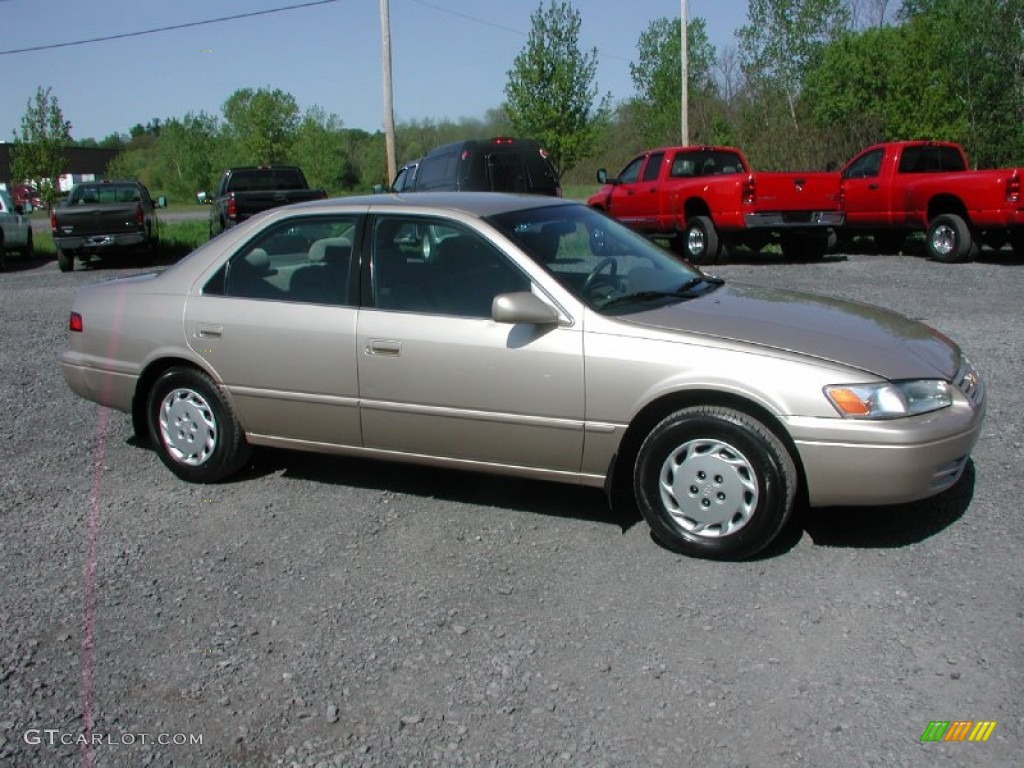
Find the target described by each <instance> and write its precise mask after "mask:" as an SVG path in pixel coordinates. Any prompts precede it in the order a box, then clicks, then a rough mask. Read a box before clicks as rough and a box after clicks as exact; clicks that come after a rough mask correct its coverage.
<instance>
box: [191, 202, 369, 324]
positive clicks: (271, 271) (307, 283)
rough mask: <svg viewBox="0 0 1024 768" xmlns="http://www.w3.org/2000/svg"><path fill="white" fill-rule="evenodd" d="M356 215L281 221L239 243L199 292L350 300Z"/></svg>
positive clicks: (326, 301) (321, 301) (329, 301)
mask: <svg viewBox="0 0 1024 768" xmlns="http://www.w3.org/2000/svg"><path fill="white" fill-rule="evenodd" d="M356 222H357V218H356V217H355V216H324V217H316V218H306V219H294V220H289V221H283V222H280V223H279V224H277V225H275V226H274V227H271V228H270V229H268V230H267V231H265V232H262V233H261V234H260V235H259V236H258V237H256V239H254V240H252V241H250V242H249V243H247V244H246V245H245V246H243V247H242V249H241V250H239V251H238V252H237V253H235V255H234V256H232V257H231V259H230V260H229V261H228V263H227V264H225V265H224V267H223V268H222V269H221V270H219V271H218V272H217V274H216V275H215V276H214V277H213V278H212V279H211V280H210V281H209V282H208V283H207V285H206V286H205V287H204V289H203V293H204V294H207V295H211V294H212V295H220V296H228V297H233V298H242V299H265V300H270V301H288V302H303V303H310V304H332V305H338V306H342V305H351V304H353V303H354V302H353V299H352V295H351V291H350V289H349V287H350V285H351V284H352V282H353V281H352V272H353V259H352V244H353V242H354V236H355V233H356Z"/></svg>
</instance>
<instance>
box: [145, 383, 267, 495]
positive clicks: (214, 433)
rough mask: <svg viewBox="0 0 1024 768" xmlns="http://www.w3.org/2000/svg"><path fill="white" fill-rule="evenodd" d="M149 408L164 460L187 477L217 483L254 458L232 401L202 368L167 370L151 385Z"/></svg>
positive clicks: (152, 434) (154, 439)
mask: <svg viewBox="0 0 1024 768" xmlns="http://www.w3.org/2000/svg"><path fill="white" fill-rule="evenodd" d="M146 413H147V418H148V420H149V434H150V439H151V441H152V443H153V445H154V446H155V447H156V451H157V453H158V454H159V455H160V460H161V461H163V463H164V464H165V465H166V466H167V468H168V469H170V470H171V472H173V473H174V474H176V475H177V476H178V477H180V478H181V479H182V480H187V481H189V482H191V483H215V482H218V481H220V480H223V479H224V478H226V477H229V476H230V475H232V474H234V473H235V472H237V471H238V470H240V469H241V468H242V467H243V466H245V463H246V462H247V461H248V459H249V453H250V448H249V444H248V443H246V442H245V435H244V434H243V433H242V428H241V425H240V424H239V423H238V419H237V418H236V416H235V412H234V411H233V410H232V408H231V404H230V403H229V402H228V401H227V399H226V398H225V397H224V395H223V394H221V391H220V389H219V388H218V387H217V385H216V384H215V383H214V382H213V380H212V379H211V378H210V377H209V376H207V375H206V374H205V373H203V372H201V371H198V370H196V369H194V368H184V367H179V368H171V369H169V370H168V371H166V372H165V373H164V374H163V375H161V376H160V377H159V378H158V379H157V381H156V383H155V384H154V385H153V388H152V389H151V390H150V393H149V400H148V403H147V406H146Z"/></svg>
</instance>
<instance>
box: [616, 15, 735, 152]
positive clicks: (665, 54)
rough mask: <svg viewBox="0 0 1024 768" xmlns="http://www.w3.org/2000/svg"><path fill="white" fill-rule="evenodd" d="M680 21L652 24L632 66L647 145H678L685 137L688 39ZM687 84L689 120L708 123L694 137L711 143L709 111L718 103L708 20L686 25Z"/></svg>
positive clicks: (642, 35)
mask: <svg viewBox="0 0 1024 768" xmlns="http://www.w3.org/2000/svg"><path fill="white" fill-rule="evenodd" d="M680 27H681V25H680V21H679V19H678V18H675V19H668V18H660V19H655V20H654V21H652V22H651V23H650V24H649V25H648V27H647V29H645V30H644V31H643V32H642V33H640V39H639V40H638V42H637V61H636V62H635V63H632V64H630V65H629V74H630V77H631V78H632V80H633V85H634V87H635V88H636V90H637V92H638V93H639V97H638V98H637V99H636V101H635V104H634V108H635V109H636V111H637V115H636V117H637V120H638V124H639V125H640V126H641V131H642V134H643V139H644V142H643V143H644V144H645V145H647V146H657V145H662V144H674V143H677V142H678V141H679V137H680V119H681V113H682V88H681V83H682V77H683V75H682V66H681V65H682V62H681V56H682V51H681V45H680V43H681V42H682V34H681V30H680ZM686 51H687V69H688V72H687V80H688V96H687V99H688V101H689V106H690V108H689V110H688V111H689V116H690V119H691V121H692V120H693V117H694V115H695V114H699V115H701V117H703V118H705V119H703V120H700V121H698V122H696V123H695V124H694V125H693V130H692V131H691V133H692V134H693V136H694V137H695V138H697V140H698V141H699V142H704V141H708V140H709V139H710V136H709V134H710V133H711V124H710V120H708V119H707V116H708V115H709V113H710V111H711V110H710V109H709V105H710V102H712V101H713V100H714V98H715V92H716V89H715V80H714V76H713V74H712V68H713V67H714V65H715V48H714V46H712V45H711V42H710V41H709V40H708V34H707V25H706V24H705V22H704V19H701V18H696V19H690V20H688V21H687V24H686Z"/></svg>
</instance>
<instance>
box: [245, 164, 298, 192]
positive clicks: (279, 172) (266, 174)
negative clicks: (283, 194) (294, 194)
mask: <svg viewBox="0 0 1024 768" xmlns="http://www.w3.org/2000/svg"><path fill="white" fill-rule="evenodd" d="M228 188H229V189H231V190H234V191H235V192H254V191H256V190H260V189H305V188H306V184H305V181H304V179H303V178H302V174H301V173H299V171H298V170H297V169H295V168H253V169H251V170H245V171H235V172H234V173H232V174H231V181H230V182H228Z"/></svg>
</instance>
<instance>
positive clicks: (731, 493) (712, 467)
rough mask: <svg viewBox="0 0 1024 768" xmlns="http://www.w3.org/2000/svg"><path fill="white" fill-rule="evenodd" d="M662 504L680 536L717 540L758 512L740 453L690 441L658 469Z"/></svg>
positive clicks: (752, 476)
mask: <svg viewBox="0 0 1024 768" xmlns="http://www.w3.org/2000/svg"><path fill="white" fill-rule="evenodd" d="M659 485H660V490H661V501H662V504H664V505H665V509H666V511H668V513H669V514H670V515H671V516H672V518H673V519H674V520H675V522H676V523H677V524H678V525H679V526H680V527H681V528H683V530H685V531H687V532H688V533H691V534H693V535H695V536H701V537H710V538H717V537H719V536H728V535H730V534H733V533H736V532H737V531H739V530H740V529H741V528H743V526H745V525H746V524H747V523H748V522H750V520H751V518H752V517H753V515H754V511H755V510H756V509H757V500H758V495H759V493H758V483H757V475H756V473H755V472H754V469H753V467H752V465H751V463H750V461H749V460H748V459H747V457H746V456H744V455H743V454H742V453H741V452H740V451H739V450H737V449H736V448H735V447H734V446H732V445H730V444H729V443H726V442H723V441H721V440H690V441H689V442H686V443H683V444H682V445H681V446H679V448H677V449H676V450H675V451H673V452H672V453H671V454H670V455H669V456H668V457H667V458H666V459H665V461H664V463H663V464H662V465H661V473H660V483H659Z"/></svg>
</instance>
